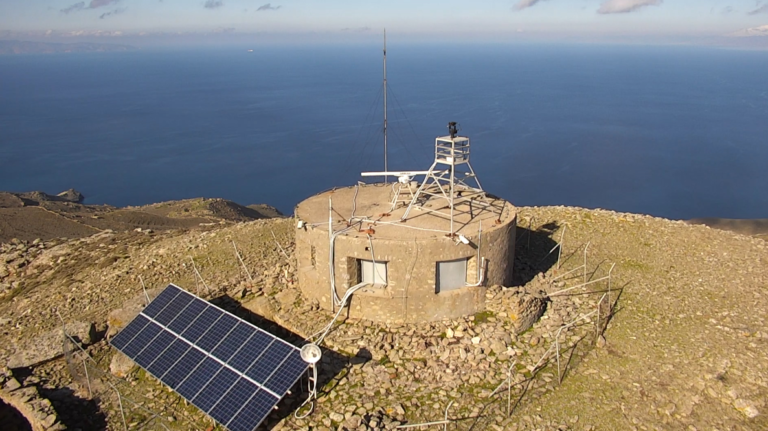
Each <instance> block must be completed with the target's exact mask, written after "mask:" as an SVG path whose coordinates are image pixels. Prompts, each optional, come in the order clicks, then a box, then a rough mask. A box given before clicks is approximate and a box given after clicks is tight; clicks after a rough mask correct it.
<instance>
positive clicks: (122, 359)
mask: <svg viewBox="0 0 768 431" xmlns="http://www.w3.org/2000/svg"><path fill="white" fill-rule="evenodd" d="M135 366H136V363H135V362H133V361H132V360H131V358H129V357H127V356H125V355H124V354H122V353H120V352H116V353H115V356H113V357H112V362H110V363H109V371H110V372H111V373H112V374H113V375H114V376H117V377H120V378H124V377H126V376H127V375H128V373H130V372H131V370H132V369H133V367H135Z"/></svg>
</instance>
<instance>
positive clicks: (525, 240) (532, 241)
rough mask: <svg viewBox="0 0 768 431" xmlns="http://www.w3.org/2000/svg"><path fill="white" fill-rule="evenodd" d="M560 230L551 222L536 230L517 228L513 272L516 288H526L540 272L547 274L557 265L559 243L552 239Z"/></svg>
mask: <svg viewBox="0 0 768 431" xmlns="http://www.w3.org/2000/svg"><path fill="white" fill-rule="evenodd" d="M558 229H560V226H559V225H558V224H557V223H556V222H550V223H547V224H545V225H543V226H540V227H538V228H536V229H529V228H525V227H520V226H518V227H517V232H516V235H517V236H516V240H515V266H514V269H513V270H512V274H513V275H512V278H513V283H512V285H513V286H514V287H517V286H525V285H526V284H528V282H530V281H531V280H533V278H534V277H536V275H538V274H539V273H540V272H547V271H548V270H549V269H550V268H552V267H553V266H554V265H555V264H557V256H558V251H559V250H558V249H557V247H556V246H557V242H556V241H555V240H554V239H553V238H552V237H553V236H555V233H556V232H557V231H558Z"/></svg>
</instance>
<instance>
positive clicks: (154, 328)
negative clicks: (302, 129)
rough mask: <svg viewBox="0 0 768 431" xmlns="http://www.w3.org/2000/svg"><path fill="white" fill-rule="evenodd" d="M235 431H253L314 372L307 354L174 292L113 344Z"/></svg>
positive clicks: (175, 288) (163, 296)
mask: <svg viewBox="0 0 768 431" xmlns="http://www.w3.org/2000/svg"><path fill="white" fill-rule="evenodd" d="M111 344H112V346H114V347H115V348H117V349H118V350H120V351H121V352H123V353H124V354H125V355H127V356H128V357H129V358H131V359H132V360H133V361H134V362H136V363H137V364H138V365H139V366H141V367H142V368H144V369H145V370H147V372H149V373H150V374H151V375H153V376H154V377H155V378H157V379H158V380H160V381H161V382H163V383H164V384H165V385H166V386H168V387H170V388H171V389H173V390H174V391H176V392H177V393H178V394H179V395H181V396H182V397H184V398H185V399H186V400H187V401H189V402H190V403H192V404H193V405H195V406H196V407H198V408H199V409H200V410H202V411H203V412H205V413H206V414H207V415H208V416H210V417H211V418H213V419H214V420H216V421H217V422H218V423H220V424H221V425H223V426H225V427H226V428H228V429H229V430H231V431H246V430H247V431H252V430H254V429H255V428H256V427H258V426H259V424H261V422H263V421H264V419H265V418H266V417H267V415H268V414H269V413H270V412H271V411H272V409H273V408H274V407H275V406H276V405H277V403H278V402H279V401H280V399H281V398H282V397H283V396H284V395H285V394H286V392H288V390H289V389H290V388H291V387H292V386H293V385H294V384H295V383H296V381H298V379H299V377H301V375H302V374H303V373H304V372H305V371H306V370H307V367H308V364H307V363H306V362H305V361H304V360H303V359H302V357H301V354H300V350H299V349H298V348H297V347H295V346H293V345H292V344H289V343H288V342H286V341H285V340H282V339H280V338H277V337H275V336H274V335H272V334H269V333H267V332H265V331H264V330H262V329H259V328H257V327H256V326H254V325H252V324H250V323H248V322H246V321H244V320H242V319H240V318H238V317H236V316H234V315H233V314H231V313H228V312H226V311H224V310H222V309H220V308H218V307H216V306H214V305H212V304H210V303H208V302H207V301H204V300H202V299H200V298H198V297H197V296H195V295H193V294H191V293H189V292H187V291H185V290H184V289H182V288H180V287H178V286H175V285H173V284H171V285H169V286H168V287H167V288H166V289H165V290H163V291H162V292H161V293H160V295H159V296H158V297H157V298H155V299H154V300H153V301H152V302H150V303H149V304H148V305H147V307H146V308H145V309H144V310H143V311H142V312H141V313H140V314H139V315H138V316H137V317H136V318H135V319H134V320H133V321H132V322H131V323H130V324H128V326H126V327H125V329H123V330H122V331H121V332H120V333H119V334H117V336H115V337H114V338H113V339H112V341H111Z"/></svg>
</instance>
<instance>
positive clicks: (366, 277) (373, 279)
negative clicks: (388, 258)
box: [358, 259, 387, 286]
mask: <svg viewBox="0 0 768 431" xmlns="http://www.w3.org/2000/svg"><path fill="white" fill-rule="evenodd" d="M358 264H359V265H360V282H361V283H367V284H370V285H374V286H386V285H387V262H379V261H376V262H375V266H374V261H372V260H365V259H358Z"/></svg>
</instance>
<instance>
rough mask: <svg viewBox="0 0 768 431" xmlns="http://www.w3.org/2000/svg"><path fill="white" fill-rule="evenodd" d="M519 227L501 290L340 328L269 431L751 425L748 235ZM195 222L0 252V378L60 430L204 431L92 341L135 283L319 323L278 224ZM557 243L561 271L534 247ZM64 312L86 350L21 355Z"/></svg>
mask: <svg viewBox="0 0 768 431" xmlns="http://www.w3.org/2000/svg"><path fill="white" fill-rule="evenodd" d="M161 216H162V215H161ZM519 226H520V229H519V230H518V244H517V256H516V262H515V270H516V277H517V280H518V283H517V286H507V287H502V286H494V287H492V288H490V289H489V291H488V295H487V306H488V310H487V311H486V312H483V313H479V314H477V315H475V316H468V317H466V318H464V319H459V320H455V321H441V322H432V323H427V324H418V325H410V324H409V325H405V324H390V325H381V324H375V323H371V322H366V321H344V322H342V323H340V324H338V325H337V326H336V327H335V328H334V329H333V330H332V331H331V332H330V333H329V335H328V336H327V337H326V338H325V340H324V343H323V347H324V348H325V349H326V350H325V354H324V357H323V361H322V362H321V367H320V373H321V376H320V383H321V387H320V388H319V389H320V390H319V394H318V395H319V396H318V399H317V402H316V405H315V409H314V412H313V413H312V414H311V415H309V416H307V417H306V418H304V419H297V418H296V417H294V414H296V415H298V416H301V415H302V414H304V413H307V408H306V406H305V407H302V408H298V407H299V405H300V404H301V403H302V402H303V398H302V394H300V393H298V392H300V391H295V393H294V394H293V395H291V396H289V397H288V398H287V399H286V400H285V401H284V402H283V403H282V404H281V405H280V408H279V410H278V411H276V412H275V413H274V414H273V415H272V416H271V417H270V418H269V420H268V421H267V422H268V427H270V428H272V429H297V430H298V429H349V430H357V429H394V428H395V427H396V426H398V425H400V424H405V423H409V424H415V423H421V422H428V421H439V420H443V419H444V418H445V417H446V415H447V417H448V419H450V420H451V423H450V424H449V427H448V429H462V430H469V429H474V430H485V429H498V430H501V429H511V430H514V429H519V430H523V429H541V430H549V429H561V430H614V429H690V430H694V429H696V430H704V429H706V430H711V429H717V430H727V429H731V430H739V429H744V430H747V429H767V428H768V421H766V415H765V412H766V411H767V410H768V406H766V401H765V400H766V399H768V354H767V353H766V352H768V348H767V347H768V346H766V344H768V331H766V329H765V318H766V310H768V307H766V305H768V304H766V302H768V301H767V300H766V296H765V289H766V281H768V265H766V263H768V247H766V243H765V242H764V241H762V240H760V239H756V238H752V237H747V236H741V235H738V234H734V233H730V232H724V231H718V230H714V229H710V228H708V227H706V226H694V225H689V224H685V223H682V222H671V221H668V220H662V219H657V218H653V217H647V216H639V215H631V214H619V213H614V212H609V211H600V210H591V211H590V210H583V209H577V208H563V207H543V208H521V209H520V218H519ZM197 227H198V229H199V230H194V231H187V230H180V229H166V230H149V231H147V230H142V231H135V230H127V231H101V232H99V233H97V234H96V235H91V236H87V237H86V236H84V237H82V238H80V239H76V240H61V239H56V240H46V239H41V240H38V241H21V240H17V241H13V242H6V243H5V244H3V245H2V248H0V288H2V289H0V290H2V293H0V363H5V364H11V365H13V366H14V367H17V368H14V369H13V370H8V371H9V372H6V373H5V375H11V374H12V375H13V378H14V380H15V381H18V382H19V384H20V385H23V386H24V387H30V386H33V387H36V388H38V391H39V393H40V394H41V395H42V396H43V397H46V398H47V399H50V400H51V404H52V405H53V407H54V408H55V409H56V411H57V412H58V413H59V416H60V417H59V419H60V422H57V423H62V424H64V425H66V426H67V427H69V429H78V428H79V429H84V430H85V429H99V428H104V427H107V428H109V429H122V428H123V420H122V416H121V414H120V406H121V404H122V406H123V414H124V415H125V417H126V423H127V425H128V426H129V428H131V429H141V428H144V429H162V427H163V426H165V427H168V428H169V429H204V428H206V427H208V426H210V425H213V424H212V423H211V422H210V420H209V419H207V418H205V416H204V415H202V414H201V413H200V412H199V411H197V410H196V409H195V408H194V407H192V406H189V405H186V403H185V402H184V401H183V400H181V399H180V398H179V397H178V396H176V395H175V394H174V393H173V392H170V391H168V390H167V389H166V388H164V387H163V386H162V385H161V384H159V383H158V382H156V381H154V379H152V378H151V377H149V376H147V375H146V374H145V373H144V372H143V371H141V370H140V369H137V368H130V363H128V364H127V365H128V366H127V367H126V366H125V364H123V366H120V364H119V360H115V359H114V357H115V356H116V354H115V351H114V349H112V348H111V347H110V346H109V345H108V342H107V340H106V339H105V337H106V336H107V334H108V333H110V332H113V331H112V329H114V327H117V326H119V325H120V324H124V322H120V321H119V320H120V319H118V318H117V317H116V316H118V317H119V316H120V314H119V313H117V314H115V313H113V315H112V319H108V314H109V313H110V312H113V311H114V310H116V309H121V308H124V307H125V305H126V303H127V302H129V300H131V299H133V298H138V300H139V301H140V300H141V295H143V290H142V283H144V284H145V285H146V286H147V288H149V289H150V290H151V289H153V288H161V287H163V286H165V285H167V284H168V283H169V282H173V283H175V284H177V285H180V286H183V287H185V288H187V289H188V290H190V291H192V292H194V293H199V294H200V296H203V297H206V298H208V299H211V300H212V301H213V302H214V303H215V304H217V305H219V306H222V307H224V308H226V309H229V310H231V311H233V312H235V313H237V314H238V315H240V316H241V317H244V318H247V319H250V320H251V321H254V322H255V323H257V324H259V325H262V326H264V327H266V328H268V329H271V330H273V331H278V332H281V333H282V335H283V336H284V337H287V338H289V339H291V340H293V341H295V342H296V343H297V344H300V343H302V342H303V341H302V340H303V339H305V338H311V336H312V335H313V334H315V333H316V332H317V331H319V330H320V329H322V328H323V327H324V326H325V325H326V324H327V323H328V322H329V321H330V319H331V316H330V315H329V314H328V313H327V312H325V311H322V310H320V309H319V307H318V306H317V304H312V303H310V302H307V301H305V300H304V299H303V298H302V297H301V295H300V293H299V291H298V289H297V286H296V284H295V271H296V269H295V262H294V260H293V255H292V252H293V246H292V234H293V229H294V224H293V221H292V220H290V219H274V220H257V221H251V222H242V223H236V224H231V223H230V224H226V223H225V224H218V223H217V224H213V225H205V226H199V223H198V226H197ZM528 228H530V230H528ZM561 238H563V240H562V252H561V253H560V262H559V264H558V262H557V255H558V253H559V252H558V250H555V251H554V252H553V253H551V254H548V252H549V251H550V250H551V244H553V243H552V241H553V240H554V241H560V240H561ZM233 241H234V244H233ZM587 244H588V247H587ZM235 247H237V250H238V252H239V253H240V255H241V257H242V258H243V261H244V263H245V267H246V268H247V270H246V269H244V268H243V267H242V265H241V264H240V262H239V260H238V258H237V256H236V254H235ZM585 248H586V249H587V251H586V263H587V265H586V268H584V267H583V266H582V265H583V264H584V256H585V253H584V251H585ZM613 264H615V266H613ZM612 266H613V271H612V272H611V278H610V284H609V283H608V280H607V279H604V277H606V276H607V274H608V272H609V270H610V268H611V267H612ZM585 269H586V271H585ZM569 271H572V272H569ZM196 272H197V273H199V274H200V277H198V276H197V275H196ZM601 279H602V280H601ZM585 280H586V281H592V282H593V283H592V284H589V285H587V286H582V287H579V285H580V284H583V283H584V281H585ZM133 301H137V299H133ZM544 310H545V311H544ZM539 311H544V312H543V315H542V316H541V319H540V320H538V321H537V322H536V323H535V324H533V326H532V327H531V328H528V329H526V327H527V326H528V325H527V324H526V323H527V322H526V321H527V320H532V319H531V316H535V315H537V314H538V312H539ZM59 316H60V317H59ZM62 321H63V322H66V323H67V324H70V325H74V324H78V322H80V323H83V324H86V325H90V324H91V323H92V324H93V325H92V328H91V327H90V326H89V327H88V328H87V329H88V330H87V331H86V332H87V335H88V339H87V340H84V339H83V338H85V336H86V335H85V333H84V334H82V335H80V336H78V337H77V341H78V342H80V343H81V344H82V345H83V347H84V349H85V352H79V351H77V350H75V351H74V352H72V353H67V354H66V355H64V356H61V355H60V353H62V351H65V350H66V351H70V350H71V349H64V346H63V345H59V346H58V348H60V349H61V351H59V352H55V351H52V353H51V355H54V356H56V358H55V359H53V360H47V359H41V358H34V357H32V358H29V357H28V356H25V355H24V354H23V353H25V352H26V351H28V350H30V343H33V344H34V343H35V342H36V341H37V342H38V345H39V343H41V341H39V340H42V339H43V338H44V337H46V336H51V335H50V334H51V333H55V331H57V330H60V328H61V326H62ZM108 323H109V324H111V325H112V326H113V328H109V326H108ZM83 328H84V327H81V330H82V329H83ZM72 331H73V332H74V331H75V330H74V329H73V330H72ZM32 350H35V349H32ZM53 350H56V348H53ZM86 354H87V355H89V356H90V357H92V358H93V361H94V362H92V361H91V360H90V359H88V357H87V356H86ZM558 360H559V365H560V367H559V370H558ZM24 361H26V362H27V363H25V362H24ZM30 362H35V363H30ZM110 365H112V371H113V372H114V374H117V375H119V376H121V377H117V376H115V375H113V374H112V373H110V371H109V370H110ZM86 370H87V371H88V376H87V377H86V375H85V374H86ZM561 380H562V382H561ZM89 382H90V384H91V385H90V388H89V387H88V383H89ZM507 384H509V385H510V386H511V388H510V390H508V387H507ZM117 392H119V393H120V394H121V397H120V398H119V399H118V397H117V395H116V393H117ZM508 408H509V411H508ZM425 429H426V428H425Z"/></svg>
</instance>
